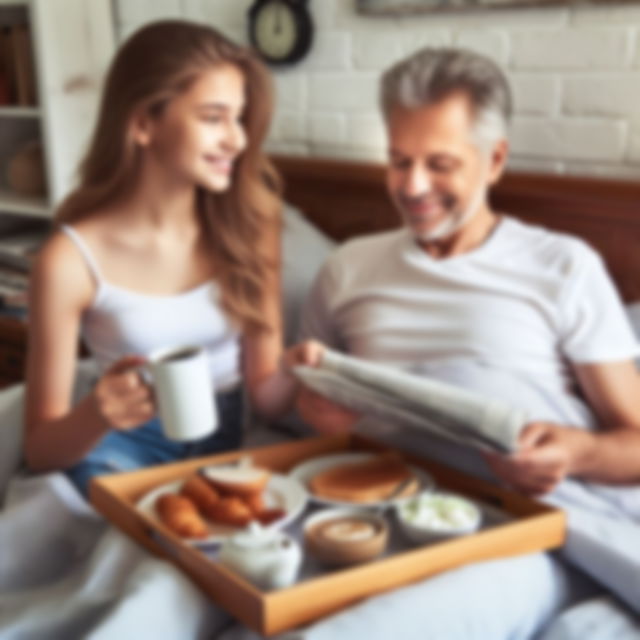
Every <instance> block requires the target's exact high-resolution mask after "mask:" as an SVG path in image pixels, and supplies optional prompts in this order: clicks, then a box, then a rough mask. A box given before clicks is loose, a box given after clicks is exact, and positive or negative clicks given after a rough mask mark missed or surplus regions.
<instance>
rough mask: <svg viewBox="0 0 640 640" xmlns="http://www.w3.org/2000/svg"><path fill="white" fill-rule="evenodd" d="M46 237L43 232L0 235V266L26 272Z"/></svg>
mask: <svg viewBox="0 0 640 640" xmlns="http://www.w3.org/2000/svg"><path fill="white" fill-rule="evenodd" d="M46 237H47V233H46V232H43V231H21V232H20V231H18V232H14V233H10V234H6V235H1V236H0V266H5V267H11V268H13V269H17V270H18V271H21V272H23V273H25V272H28V271H29V269H30V268H31V264H32V262H33V260H34V258H35V256H36V254H37V252H38V250H39V249H40V247H41V246H42V243H43V242H44V241H45V239H46Z"/></svg>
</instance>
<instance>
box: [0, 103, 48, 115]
mask: <svg viewBox="0 0 640 640" xmlns="http://www.w3.org/2000/svg"><path fill="white" fill-rule="evenodd" d="M41 115H42V112H41V111H40V108H39V107H18V106H9V105H2V106H0V118H39V117H40V116H41Z"/></svg>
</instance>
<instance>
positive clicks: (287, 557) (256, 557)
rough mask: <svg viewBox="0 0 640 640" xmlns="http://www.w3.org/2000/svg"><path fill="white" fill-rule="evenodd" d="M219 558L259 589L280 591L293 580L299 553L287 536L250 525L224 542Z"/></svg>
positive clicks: (297, 567) (298, 547)
mask: <svg viewBox="0 0 640 640" xmlns="http://www.w3.org/2000/svg"><path fill="white" fill-rule="evenodd" d="M218 558H219V560H220V562H221V564H223V565H224V566H226V567H228V568H230V569H231V570H233V571H235V572H236V573H239V574H240V575H241V576H243V577H244V578H246V579H247V580H249V582H251V583H253V584H254V585H256V586H257V587H258V588H260V589H266V590H270V589H283V588H285V587H289V586H291V585H292V584H293V583H294V582H295V581H296V577H297V575H298V571H299V570H300V565H301V563H302V550H301V549H300V546H299V545H298V543H297V542H296V541H295V540H294V539H293V538H291V537H290V536H288V535H286V534H284V533H282V532H280V531H273V530H269V529H266V528H264V527H262V526H261V525H260V524H258V523H257V522H251V523H250V524H249V526H248V527H247V528H246V529H243V530H242V531H240V532H238V533H236V534H234V535H232V536H230V537H229V538H227V539H226V540H225V541H224V542H223V544H222V547H221V548H220V555H219V556H218Z"/></svg>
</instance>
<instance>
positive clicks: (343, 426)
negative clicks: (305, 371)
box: [296, 388, 360, 434]
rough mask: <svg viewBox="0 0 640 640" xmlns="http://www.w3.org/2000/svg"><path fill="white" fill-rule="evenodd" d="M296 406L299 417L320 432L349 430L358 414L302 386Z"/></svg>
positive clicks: (358, 416) (332, 432) (333, 432)
mask: <svg viewBox="0 0 640 640" xmlns="http://www.w3.org/2000/svg"><path fill="white" fill-rule="evenodd" d="M296 408H297V409H298V413H299V414H300V416H301V418H302V419H303V420H304V421H305V422H307V423H308V424H310V425H312V426H313V427H315V428H316V429H317V430H318V431H320V432H321V433H326V434H336V433H344V432H345V431H349V430H350V429H351V427H353V425H354V424H355V423H356V422H358V420H359V419H360V415H359V414H357V413H354V412H353V411H349V409H345V408H344V407H341V406H340V405H337V404H334V403H333V402H331V401H330V400H327V399H326V398H325V397H324V396H321V395H320V394H319V393H316V392H315V391H311V390H310V389H305V388H302V389H301V390H300V392H299V393H298V399H297V401H296Z"/></svg>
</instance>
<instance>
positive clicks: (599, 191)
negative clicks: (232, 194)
mask: <svg viewBox="0 0 640 640" xmlns="http://www.w3.org/2000/svg"><path fill="white" fill-rule="evenodd" d="M273 160H274V161H275V163H276V166H277V167H278V169H279V170H280V172H281V174H282V176H283V178H284V181H285V198H286V199H287V201H288V202H291V203H292V204H294V205H295V206H297V207H299V208H300V209H301V210H302V212H303V213H304V214H305V215H306V216H307V217H308V218H309V219H310V220H311V221H312V222H313V223H314V224H315V225H316V226H318V227H319V228H320V229H322V230H323V231H324V232H325V233H327V234H328V235H329V236H331V237H332V238H334V239H335V240H345V239H346V238H351V237H353V236H356V235H361V234H365V233H372V232H375V231H381V230H384V229H391V228H393V227H397V226H398V225H399V218H398V215H397V213H396V212H395V211H394V209H393V206H392V204H391V202H390V200H389V198H388V197H387V192H386V189H385V182H384V167H383V166H382V165H378V164H367V163H364V162H355V161H345V160H332V159H320V158H303V157H302V158H301V157H293V156H274V157H273ZM491 198H492V204H493V206H494V207H495V209H496V210H498V211H502V212H506V213H509V214H511V215H513V216H516V217H518V218H521V219H523V220H527V221H530V222H534V223H536V224H540V225H542V226H545V227H547V228H549V229H556V230H559V231H567V232H569V233H572V234H574V235H577V236H580V237H581V238H584V239H585V240H586V241H587V242H589V243H590V244H591V245H592V246H593V247H594V248H595V249H597V250H598V251H599V252H600V254H601V255H602V256H603V257H604V259H605V261H606V263H607V265H608V267H609V271H610V273H611V274H612V276H613V278H614V280H615V281H616V283H617V285H618V288H619V289H620V291H621V293H622V296H623V298H624V299H625V300H626V301H627V302H629V301H635V300H640V179H639V180H638V182H635V183H634V182H626V181H618V180H605V179H597V178H578V177H568V176H551V175H542V174H533V173H517V174H516V173H513V174H507V175H506V176H505V177H504V178H503V179H502V181H501V182H500V183H499V184H498V185H497V186H496V187H495V189H494V190H493V192H492V196H491Z"/></svg>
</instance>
